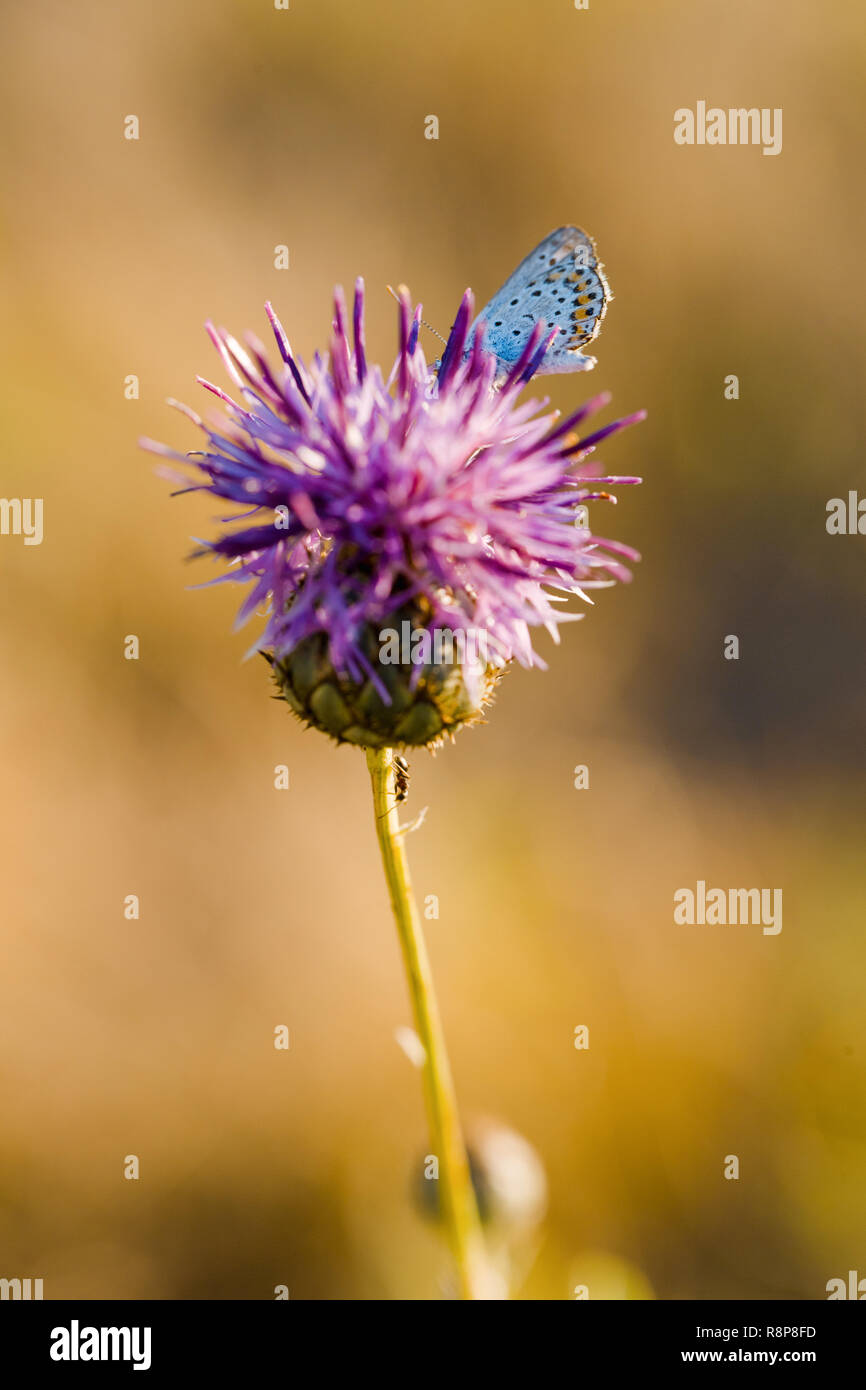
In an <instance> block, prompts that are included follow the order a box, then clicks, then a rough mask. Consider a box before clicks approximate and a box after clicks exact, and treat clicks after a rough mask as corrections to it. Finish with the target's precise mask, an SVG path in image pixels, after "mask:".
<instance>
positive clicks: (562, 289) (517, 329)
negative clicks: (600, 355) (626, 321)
mask: <svg viewBox="0 0 866 1390" xmlns="http://www.w3.org/2000/svg"><path fill="white" fill-rule="evenodd" d="M610 298H611V293H610V286H609V285H608V283H607V280H606V279H605V276H604V271H603V269H602V266H601V264H600V262H599V260H598V256H597V255H596V251H595V243H594V242H593V240H592V238H591V237H589V236H587V234H586V232H584V231H581V229H580V227H559V228H558V229H557V230H556V231H555V232H551V233H550V236H548V237H545V239H544V241H542V242H540V243H539V244H538V246H536V248H535V250H534V251H531V252H530V253H529V255H528V256H527V257H526V259H525V260H524V261H521V263H520V265H519V266H518V267H517V269H516V270H515V271H514V272H513V274H511V275H509V277H508V279H507V280H506V281H505V284H504V285H503V286H502V288H501V290H499V291H498V292H497V293H496V294H495V295H494V296H493V298H492V299H491V301H490V303H489V304H487V305H486V306H485V307H484V309H482V311H481V313H480V314H479V315H478V318H477V319H476V320H475V323H474V324H473V325H472V329H471V331H470V335H469V341H468V343H467V350H468V348H470V347H471V346H472V343H473V341H474V338H475V330H476V329H477V327H478V325H479V323H481V322H482V321H483V322H484V324H485V330H484V343H483V346H484V348H485V349H486V350H487V351H488V352H493V353H495V354H496V356H497V357H498V358H499V360H500V362H501V363H502V366H503V369H507V368H508V367H509V366H510V365H511V364H512V363H513V362H516V361H517V359H518V357H519V356H520V354H521V352H522V351H523V349H524V347H525V346H526V340H527V339H528V337H529V335H530V333H531V332H532V330H533V328H534V327H535V325H536V323H537V322H538V320H539V319H543V320H544V322H545V323H546V324H547V327H548V329H553V328H558V329H559V332H558V333H557V335H556V339H555V340H554V342H553V343H552V344H551V346H550V347H549V348H548V350H547V352H546V354H545V357H544V361H543V362H542V364H541V366H540V368H539V371H540V372H542V373H544V372H581V371H588V370H589V368H591V367H594V366H595V358H594V357H585V356H584V355H583V353H582V351H581V349H582V348H583V347H585V346H586V344H587V343H590V342H592V340H593V338H594V337H595V336H596V334H597V333H598V330H599V328H600V327H601V321H602V319H603V318H604V316H605V313H606V311H607V306H608V302H609V300H610Z"/></svg>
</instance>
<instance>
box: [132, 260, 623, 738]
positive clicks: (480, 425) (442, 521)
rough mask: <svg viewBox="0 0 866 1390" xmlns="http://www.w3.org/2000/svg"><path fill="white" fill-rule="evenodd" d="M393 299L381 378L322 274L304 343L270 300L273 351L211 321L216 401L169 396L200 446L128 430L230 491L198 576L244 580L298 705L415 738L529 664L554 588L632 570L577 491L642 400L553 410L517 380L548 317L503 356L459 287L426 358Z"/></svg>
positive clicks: (353, 730)
mask: <svg viewBox="0 0 866 1390" xmlns="http://www.w3.org/2000/svg"><path fill="white" fill-rule="evenodd" d="M399 302H400V313H399V350H398V353H397V359H396V361H395V363H394V366H393V368H392V370H391V373H390V375H389V376H388V378H387V380H386V379H385V377H384V376H383V374H382V372H381V371H380V369H379V368H378V367H376V366H372V365H369V364H368V362H367V358H366V352H365V347H364V289H363V282H362V281H360V280H359V281H358V283H357V285H356V288H355V301H354V312H353V315H352V324H351V329H350V326H349V316H348V312H347V308H346V304H345V301H344V297H343V294H342V291H341V290H340V289H338V290H337V291H336V293H335V298H334V320H333V331H332V336H331V345H330V352H329V353H328V354H327V355H326V356H324V357H323V356H320V355H319V354H318V353H317V354H316V355H315V356H314V358H313V360H312V362H311V363H309V364H306V363H304V362H303V361H302V360H301V358H300V357H299V356H298V355H297V354H296V353H294V352H293V351H292V348H291V346H290V344H289V340H288V338H287V337H286V334H285V332H284V331H283V328H282V326H281V324H280V322H279V320H278V319H277V317H276V314H275V313H274V312H273V310H272V308H271V306H270V305H266V306H265V307H266V312H267V315H268V318H269V320H270V323H271V327H272V328H273V332H274V336H275V338H276V342H277V347H278V349H279V355H280V359H281V361H280V362H279V363H278V364H276V365H273V364H272V363H271V362H270V361H269V360H268V357H267V355H266V353H265V350H264V348H263V346H262V344H261V343H260V342H259V341H258V339H256V338H255V337H254V336H252V335H247V337H246V339H245V345H242V344H241V343H240V342H238V341H237V340H236V339H235V338H233V337H232V336H231V335H230V334H229V333H227V332H226V331H225V330H224V329H217V328H215V327H214V326H213V325H212V324H208V325H207V328H208V332H209V334H210V336H211V338H212V340H213V343H214V346H215V347H216V349H217V351H218V353H219V355H220V357H221V359H222V362H223V365H224V367H225V370H226V372H227V373H228V375H229V377H230V379H231V381H232V382H233V383H234V388H235V390H234V394H233V395H229V394H227V393H226V392H225V391H223V390H222V389H221V388H220V387H218V386H215V385H213V384H211V383H210V382H208V381H205V380H203V379H202V378H199V381H200V384H201V385H203V386H205V387H206V389H207V390H209V391H211V392H212V393H213V394H214V395H215V396H216V397H217V398H218V400H219V401H220V402H221V403H222V407H223V413H222V414H221V416H220V418H219V421H218V422H217V423H215V424H214V425H213V426H211V425H209V424H207V423H206V422H205V421H204V420H202V419H201V417H200V416H198V415H197V414H195V413H194V412H193V411H190V410H189V409H187V408H186V407H184V406H179V407H178V408H179V409H181V410H183V411H184V413H185V414H186V415H187V416H188V417H189V418H190V419H191V420H192V421H193V422H194V423H195V424H196V425H197V426H198V427H199V428H201V429H202V430H203V431H204V433H205V435H206V437H207V447H206V449H204V450H203V451H201V452H197V453H191V454H188V455H183V454H179V453H176V452H175V451H174V450H171V449H168V448H166V447H165V446H163V445H160V444H155V443H153V441H150V440H145V441H143V443H144V445H145V447H147V448H149V449H151V450H154V451H156V452H158V453H160V454H162V455H163V456H165V457H168V458H172V459H176V460H180V461H181V462H183V463H185V464H187V465H190V466H191V467H192V468H193V469H194V470H195V473H196V481H195V482H194V483H193V485H192V486H191V487H190V488H188V489H186V490H191V491H194V490H204V491H206V492H210V493H212V494H213V495H214V496H216V497H219V498H220V499H223V500H226V501H229V502H232V503H237V504H239V505H240V506H242V507H243V508H245V511H244V512H242V513H239V514H238V516H237V517H235V518H234V522H235V523H239V524H237V525H235V526H234V529H232V530H230V531H228V532H226V533H225V534H224V535H221V536H220V537H219V538H218V539H216V540H213V541H207V542H202V543H201V549H200V550H199V551H198V552H197V553H199V554H201V553H205V552H209V553H211V554H213V555H214V556H216V557H218V558H219V559H221V560H223V561H225V562H228V568H227V570H226V572H225V573H224V574H222V575H220V576H219V580H215V581H213V582H220V581H224V580H231V581H233V582H240V583H247V584H249V586H250V589H249V593H248V594H247V596H246V598H245V600H244V602H243V604H242V607H241V609H240V613H239V621H240V622H243V621H246V620H247V619H248V618H249V617H251V615H252V614H253V613H254V612H255V611H256V610H257V609H259V608H260V607H261V606H262V605H265V606H267V611H268V617H267V623H266V626H265V629H264V632H263V633H262V634H261V636H260V638H259V639H258V641H257V643H256V647H258V648H259V649H260V650H262V651H263V652H264V653H265V654H266V655H267V656H268V659H269V660H270V661H271V662H272V669H273V672H274V676H275V679H276V681H277V684H278V685H279V687H280V690H281V692H282V694H283V695H284V696H285V698H286V700H287V701H288V703H289V704H290V705H291V707H292V708H293V709H294V710H295V712H296V713H297V714H298V715H300V716H301V717H302V718H304V719H305V720H307V721H308V722H309V723H311V724H314V725H315V726H316V727H318V728H321V729H323V730H324V731H325V732H327V733H329V734H331V735H332V736H333V737H335V738H337V739H338V740H339V741H342V742H349V743H356V744H360V745H363V746H367V747H381V746H386V745H394V746H415V745H432V744H434V743H436V742H437V741H438V740H439V739H441V737H442V735H443V734H445V733H453V731H454V730H455V729H456V728H458V727H459V726H460V725H461V724H464V723H468V722H471V721H472V720H474V719H475V718H477V717H478V716H479V714H480V711H481V710H482V709H483V707H484V705H485V703H486V701H487V699H488V698H489V696H490V692H491V689H492V687H493V685H494V684H495V681H496V680H497V679H498V676H499V674H500V673H501V672H502V670H503V669H504V668H505V667H506V666H507V665H508V663H509V662H511V661H512V660H516V661H518V662H520V663H521V664H522V665H524V666H543V665H544V662H543V661H542V659H541V657H540V656H539V654H538V653H537V652H536V650H535V646H534V641H533V637H534V632H535V630H536V629H538V628H539V627H544V628H546V629H547V631H548V632H549V633H550V634H551V636H552V637H553V638H554V640H558V630H559V626H560V625H561V624H562V623H563V622H566V621H569V620H573V619H574V618H575V617H577V616H579V615H577V614H574V613H571V612H567V611H563V609H562V607H560V606H557V605H561V604H562V603H563V602H565V601H567V599H568V598H569V596H570V595H577V596H578V597H580V598H582V599H585V600H586V599H588V591H589V590H591V589H593V588H598V587H601V586H605V585H608V584H611V583H613V582H615V581H616V580H627V579H629V578H630V573H629V570H628V568H627V567H626V564H625V562H626V561H633V560H637V559H638V558H639V557H638V555H637V553H636V552H635V551H633V550H632V549H630V548H629V547H628V546H626V545H623V544H621V543H619V542H617V541H613V540H605V539H602V538H601V537H599V536H595V535H593V534H592V533H591V531H590V529H589V526H588V521H587V512H586V507H585V504H586V503H587V502H589V501H591V500H593V499H598V498H608V499H609V498H610V494H609V493H608V492H607V491H606V490H605V489H606V488H608V487H610V486H612V485H616V484H621V483H636V482H639V481H640V479H638V478H634V477H605V476H601V470H600V469H598V468H597V467H593V461H592V460H591V458H590V456H591V455H592V454H593V452H594V450H595V448H596V446H597V445H598V444H599V443H600V442H601V441H602V440H603V439H604V438H606V436H608V435H610V434H612V433H614V432H615V431H616V430H619V429H621V428H622V427H623V426H624V425H627V424H629V423H631V422H632V421H633V420H636V419H639V418H641V415H633V416H630V417H629V418H628V419H624V420H618V421H615V422H614V423H612V424H609V425H606V426H604V427H603V428H600V429H597V430H595V431H593V432H591V433H588V434H585V435H583V436H582V437H581V436H580V435H579V434H578V431H579V430H580V429H582V427H583V426H584V423H585V422H586V421H587V420H588V419H589V418H590V417H591V416H592V415H594V414H595V413H596V412H597V411H598V410H599V409H600V408H601V407H602V406H604V405H606V404H607V401H608V397H607V396H606V395H599V396H596V397H595V398H594V399H592V400H590V401H589V402H587V403H586V404H585V405H584V406H582V407H581V409H579V410H577V411H575V412H574V414H572V415H570V416H569V417H568V418H567V419H564V420H560V419H559V417H558V414H557V413H555V412H550V411H547V412H546V413H545V411H546V404H547V403H546V402H539V401H535V400H530V401H521V400H520V399H519V397H520V395H521V392H522V390H523V388H524V386H525V385H526V383H527V382H528V381H529V380H530V378H531V377H532V376H533V375H534V374H535V372H536V371H538V370H539V369H540V368H541V369H543V367H542V364H543V359H544V354H545V352H546V351H547V349H548V347H549V346H550V344H551V342H552V341H553V337H554V335H555V330H554V334H550V335H547V334H546V330H545V326H544V324H542V323H539V324H536V326H535V328H534V330H533V332H532V333H531V335H530V337H529V338H528V340H527V342H526V345H525V348H524V350H523V352H522V354H521V356H520V358H519V360H518V361H517V362H515V363H514V365H513V366H512V367H511V368H510V369H508V370H507V371H503V369H502V365H501V363H500V362H499V361H498V359H497V358H496V357H495V356H493V355H492V354H491V353H489V352H486V351H485V350H484V349H483V347H482V342H483V338H484V333H483V331H480V332H478V331H476V332H475V333H473V334H471V335H470V328H471V325H472V318H473V301H472V294H471V292H470V291H467V292H466V295H465V296H464V298H463V301H462V303H461V305H460V308H459V311H458V313H457V317H456V319H455V322H454V325H453V328H452V330H451V334H450V336H449V338H448V342H447V345H446V348H445V351H444V353H443V355H442V359H441V362H439V363H437V364H435V365H433V366H430V365H428V363H427V360H426V358H425V355H424V352H423V350H422V347H421V344H420V342H419V331H420V328H421V309H420V306H418V308H417V309H416V310H415V311H414V312H413V310H412V307H411V304H410V301H409V297H408V293H407V292H406V291H405V290H401V292H400V296H399ZM172 404H177V403H176V402H172ZM175 476H176V475H175ZM183 481H184V482H185V483H186V482H188V478H186V477H185V476H184V477H183ZM443 639H447V640H443Z"/></svg>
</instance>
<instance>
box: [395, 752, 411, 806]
mask: <svg viewBox="0 0 866 1390" xmlns="http://www.w3.org/2000/svg"><path fill="white" fill-rule="evenodd" d="M392 761H393V764H394V795H395V800H396V801H397V804H398V805H399V803H400V802H401V801H405V800H406V797H407V796H408V795H409V764H408V763H407V761H406V759H405V758H403V757H401V756H400V754H399V753H395V754H394V757H393V760H392Z"/></svg>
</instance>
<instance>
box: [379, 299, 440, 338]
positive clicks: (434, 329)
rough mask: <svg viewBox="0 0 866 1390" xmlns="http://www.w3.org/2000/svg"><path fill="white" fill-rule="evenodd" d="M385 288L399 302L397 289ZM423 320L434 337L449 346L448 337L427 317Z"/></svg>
mask: <svg viewBox="0 0 866 1390" xmlns="http://www.w3.org/2000/svg"><path fill="white" fill-rule="evenodd" d="M385 289H386V290H387V291H388V293H389V294H390V295H392V296H393V298H394V299H396V301H397V303H398V304H399V303H400V296H399V294H398V293H397V291H396V290H395V289H392V288H391V286H390V285H386V286H385ZM421 322H422V324H423V325H424V327H425V328H427V329H429V331H430V332H431V333H432V334H433V336H434V338H438V339H439V341H440V343H444V344H445V346H446V347H447V346H448V339H447V338H443V337H442V334H441V333H440V332H439V330H438V328H434V327H433V325H432V323H428V322H427V320H426V319H422V320H421Z"/></svg>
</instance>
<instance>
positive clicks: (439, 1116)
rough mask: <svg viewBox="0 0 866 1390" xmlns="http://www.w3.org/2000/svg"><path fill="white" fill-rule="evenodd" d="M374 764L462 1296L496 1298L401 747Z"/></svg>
mask: <svg viewBox="0 0 866 1390" xmlns="http://www.w3.org/2000/svg"><path fill="white" fill-rule="evenodd" d="M367 767H368V768H369V770H370V779H371V781H372V783H373V805H374V808H375V813H376V833H377V835H378V837H379V848H380V849H381V851H382V863H383V864H384V866H385V878H386V880H387V882H388V892H389V894H390V896H391V907H392V909H393V912H394V920H395V922H396V923H397V933H398V935H399V937H400V946H401V948H402V951H403V960H404V963H405V966H406V974H407V977H408V980H409V993H410V995H411V997H412V1009H413V1012H414V1015H415V1029H416V1031H417V1033H418V1036H419V1038H420V1039H421V1042H422V1043H423V1046H424V1055H425V1060H424V1093H425V1099H426V1103H427V1116H428V1120H429V1123H430V1134H431V1139H432V1144H433V1151H434V1154H435V1156H436V1157H437V1158H438V1160H439V1193H440V1198H441V1209H442V1213H443V1216H444V1219H445V1225H446V1229H447V1231H448V1238H449V1243H450V1245H451V1250H452V1253H453V1256H454V1260H455V1262H456V1265H457V1273H458V1278H459V1281H460V1296H461V1297H462V1298H467V1299H478V1298H490V1297H496V1294H495V1292H493V1287H492V1284H491V1279H490V1273H489V1271H488V1268H487V1260H486V1256H485V1251H484V1241H483V1237H482V1234H481V1223H480V1221H479V1219H478V1208H477V1205H476V1202H475V1193H474V1191H473V1188H472V1182H471V1180H470V1176H469V1162H468V1160H467V1157H466V1148H465V1145H464V1143H463V1135H462V1132H461V1129H460V1119H459V1116H458V1113H457V1097H456V1095H455V1092H454V1082H453V1081H452V1079H451V1067H450V1065H449V1063H448V1054H447V1052H446V1050H445V1037H444V1034H443V1031H442V1023H441V1021H440V1018H439V1007H438V1005H437V1003H436V994H435V991H434V989H433V977H432V974H431V971H430V961H429V958H428V956H427V947H426V945H425V943H424V935H423V933H422V931H421V921H420V918H419V916H418V909H417V907H416V906H415V899H414V897H413V894H412V884H411V881H410V879H409V865H408V862H407V859H406V851H405V849H404V846H403V835H402V832H401V830H400V824H399V821H400V817H399V810H398V806H397V799H396V796H395V794H394V766H393V749H391V748H382V749H374V748H368V749H367Z"/></svg>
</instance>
